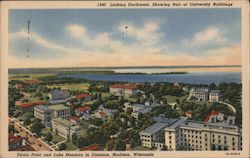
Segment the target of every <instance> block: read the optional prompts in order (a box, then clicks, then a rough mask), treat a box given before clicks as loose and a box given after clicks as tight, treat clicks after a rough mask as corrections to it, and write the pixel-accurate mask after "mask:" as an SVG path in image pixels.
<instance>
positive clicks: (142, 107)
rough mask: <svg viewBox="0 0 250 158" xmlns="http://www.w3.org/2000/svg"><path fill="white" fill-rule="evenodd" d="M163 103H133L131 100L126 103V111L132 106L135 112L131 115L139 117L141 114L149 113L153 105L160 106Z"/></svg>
mask: <svg viewBox="0 0 250 158" xmlns="http://www.w3.org/2000/svg"><path fill="white" fill-rule="evenodd" d="M160 105H161V104H157V103H152V104H150V103H149V102H146V103H145V104H131V103H129V102H127V103H124V108H123V109H124V111H127V109H128V108H132V109H133V112H132V113H131V116H132V117H134V118H136V119H138V116H139V114H146V113H149V112H150V111H151V110H152V108H153V107H157V106H160Z"/></svg>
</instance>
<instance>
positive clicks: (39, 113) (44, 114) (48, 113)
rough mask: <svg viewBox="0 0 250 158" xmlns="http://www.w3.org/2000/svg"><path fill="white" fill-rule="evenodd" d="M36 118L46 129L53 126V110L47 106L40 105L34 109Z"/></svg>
mask: <svg viewBox="0 0 250 158" xmlns="http://www.w3.org/2000/svg"><path fill="white" fill-rule="evenodd" d="M34 116H35V118H38V119H40V120H41V122H42V123H43V124H44V126H45V127H50V126H51V119H52V118H53V110H52V109H50V108H49V107H48V106H46V105H38V106H35V107H34Z"/></svg>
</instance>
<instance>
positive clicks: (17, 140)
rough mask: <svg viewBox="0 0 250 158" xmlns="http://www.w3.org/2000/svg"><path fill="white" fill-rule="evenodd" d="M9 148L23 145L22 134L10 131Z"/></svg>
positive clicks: (12, 148)
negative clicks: (16, 134) (18, 134)
mask: <svg viewBox="0 0 250 158" xmlns="http://www.w3.org/2000/svg"><path fill="white" fill-rule="evenodd" d="M8 142H9V150H14V149H16V148H18V147H21V146H22V142H23V138H22V137H20V136H15V134H14V133H9V138H8Z"/></svg>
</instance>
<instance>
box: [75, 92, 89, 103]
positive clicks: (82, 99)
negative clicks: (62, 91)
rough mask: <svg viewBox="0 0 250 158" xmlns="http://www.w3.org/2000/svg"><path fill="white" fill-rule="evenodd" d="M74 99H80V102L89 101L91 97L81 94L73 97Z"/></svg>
mask: <svg viewBox="0 0 250 158" xmlns="http://www.w3.org/2000/svg"><path fill="white" fill-rule="evenodd" d="M75 98H76V99H80V100H81V101H84V102H85V101H86V102H87V101H91V95H90V94H88V93H81V94H78V95H76V96H75Z"/></svg>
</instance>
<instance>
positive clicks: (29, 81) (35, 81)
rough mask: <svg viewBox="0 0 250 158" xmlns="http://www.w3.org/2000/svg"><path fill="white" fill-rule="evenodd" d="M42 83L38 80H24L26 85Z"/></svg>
mask: <svg viewBox="0 0 250 158" xmlns="http://www.w3.org/2000/svg"><path fill="white" fill-rule="evenodd" d="M41 82H42V81H40V80H26V83H28V84H37V83H41Z"/></svg>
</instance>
